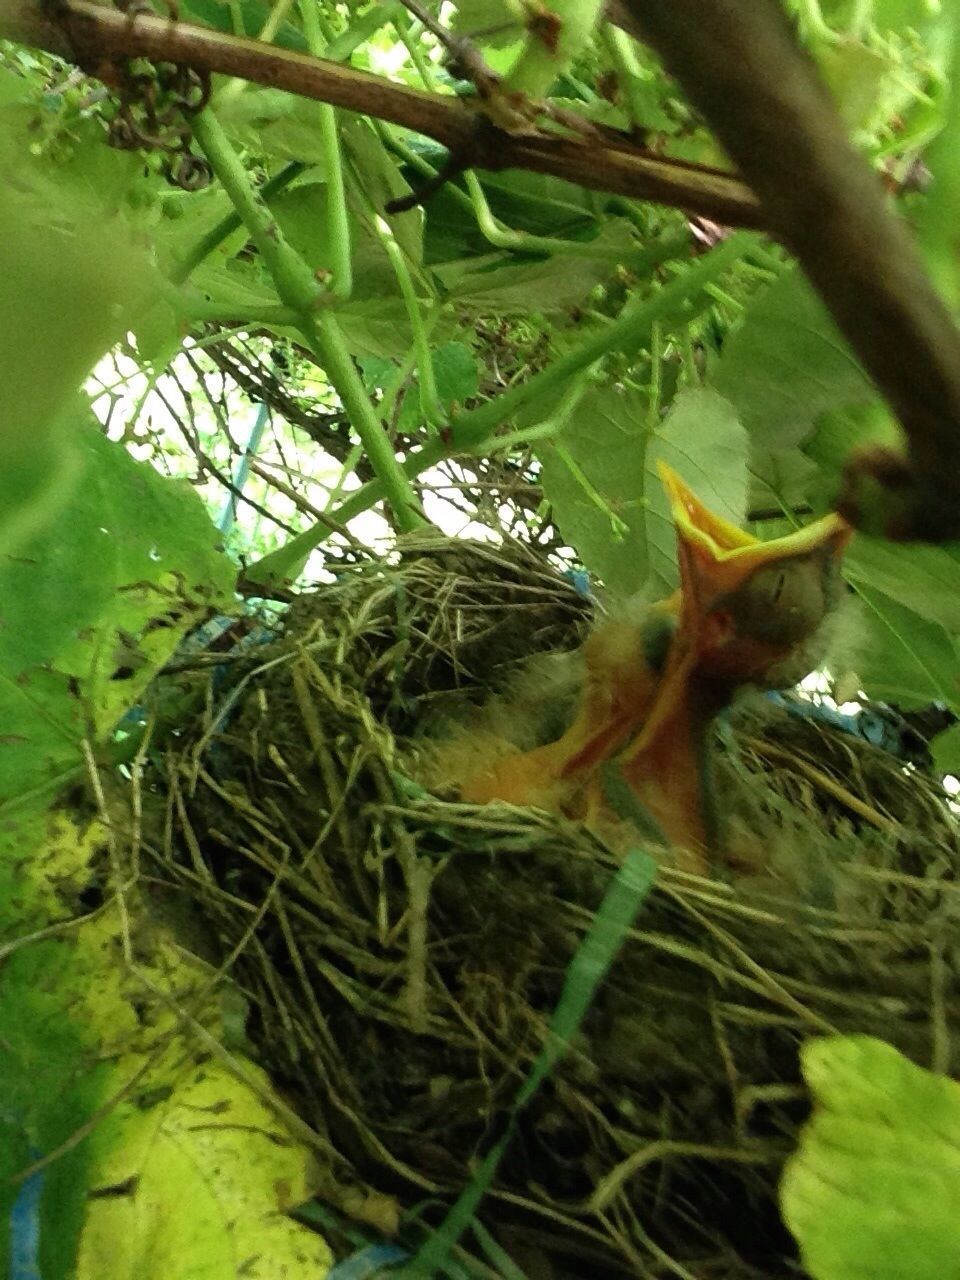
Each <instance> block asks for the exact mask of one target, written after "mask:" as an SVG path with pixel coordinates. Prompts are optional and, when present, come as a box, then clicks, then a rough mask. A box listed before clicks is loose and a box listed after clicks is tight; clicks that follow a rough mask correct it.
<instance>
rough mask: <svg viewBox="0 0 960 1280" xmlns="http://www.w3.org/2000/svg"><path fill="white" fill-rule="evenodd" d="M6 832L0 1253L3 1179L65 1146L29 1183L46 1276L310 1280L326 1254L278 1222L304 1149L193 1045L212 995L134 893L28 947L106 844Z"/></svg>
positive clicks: (303, 1166) (218, 985)
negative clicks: (37, 1188)
mask: <svg viewBox="0 0 960 1280" xmlns="http://www.w3.org/2000/svg"><path fill="white" fill-rule="evenodd" d="M121 828H122V824H120V826H118V828H117V830H118V832H119V830H120V829H121ZM5 835H6V838H5V839H4V840H3V841H0V889H2V890H3V893H2V894H0V903H2V911H0V947H3V946H4V944H5V946H6V950H7V952H8V954H4V952H3V950H0V958H2V960H3V963H2V964H0V1076H2V1078H3V1079H4V1080H5V1081H6V1085H5V1089H4V1101H3V1104H2V1106H0V1250H2V1252H0V1256H6V1254H7V1252H8V1249H7V1241H6V1238H5V1234H6V1232H5V1228H6V1223H7V1217H8V1215H9V1207H10V1203H11V1201H12V1197H13V1196H14V1195H15V1194H16V1191H17V1187H16V1186H13V1187H11V1184H10V1183H9V1181H8V1180H9V1178H10V1177H11V1176H16V1175H17V1174H18V1173H19V1172H20V1171H21V1170H23V1169H24V1168H26V1167H27V1165H29V1164H30V1163H31V1162H32V1161H34V1160H35V1159H36V1158H37V1157H38V1156H41V1157H42V1156H49V1155H53V1154H54V1152H55V1150H56V1149H57V1148H60V1147H61V1146H63V1147H64V1151H65V1154H64V1155H62V1156H59V1157H57V1158H56V1159H54V1160H52V1162H51V1163H50V1164H49V1165H48V1166H47V1168H46V1169H45V1170H44V1175H43V1176H44V1183H43V1188H42V1196H41V1202H40V1210H39V1222H38V1226H39V1237H40V1239H39V1245H40V1249H39V1264H40V1266H41V1271H40V1273H41V1274H42V1275H43V1276H44V1277H45V1278H46V1277H49V1280H60V1277H66V1276H68V1275H69V1276H70V1277H71V1278H72V1280H86V1278H88V1277H89V1278H91V1280H92V1278H93V1277H97V1278H98V1280H99V1278H100V1277H106V1276H109V1277H111V1280H125V1278H126V1277H130V1278H131V1280H132V1278H133V1277H137V1280H151V1277H157V1280H160V1277H162V1278H163V1280H220V1278H221V1277H223V1280H227V1278H228V1277H229V1278H230V1280H235V1278H236V1277H240V1276H243V1277H246V1278H247V1280H257V1278H258V1277H262V1280H282V1278H283V1277H291V1280H293V1277H297V1278H298V1280H300V1278H301V1277H306V1276H309V1277H310V1280H314V1278H316V1280H322V1277H323V1276H324V1275H325V1274H326V1272H327V1270H328V1269H329V1267H330V1265H331V1258H330V1253H329V1250H328V1249H327V1247H326V1245H325V1243H324V1242H323V1240H322V1238H321V1237H319V1236H317V1235H315V1234H314V1233H313V1232H311V1231H309V1230H308V1229H307V1228H305V1227H302V1226H301V1225H299V1224H297V1223H295V1222H293V1221H292V1219H290V1218H288V1217H287V1216H286V1211H287V1210H288V1209H289V1208H291V1207H292V1206H294V1205H296V1204H298V1203H302V1202H303V1201H304V1200H307V1199H309V1198H310V1196H311V1195H312V1194H313V1193H314V1192H315V1190H316V1187H317V1185H318V1172H317V1168H316V1164H315V1160H314V1157H313V1155H312V1153H311V1151H310V1149H309V1148H308V1147H307V1146H305V1145H304V1144H303V1143H302V1142H301V1141H299V1140H298V1139H296V1138H295V1137H293V1136H292V1135H291V1133H290V1132H289V1130H288V1127H287V1125H286V1123H285V1121H284V1120H283V1118H282V1115H281V1112H280V1108H279V1105H278V1106H276V1107H275V1106H274V1105H273V1104H272V1098H273V1095H272V1093H271V1090H270V1086H269V1082H268V1080H267V1078H266V1076H265V1075H264V1074H263V1072H262V1071H260V1069H259V1068H257V1067H256V1066H255V1065H254V1064H252V1063H251V1062H249V1061H247V1060H246V1059H244V1058H242V1057H239V1056H238V1055H235V1054H230V1055H228V1054H227V1053H225V1052H224V1053H222V1054H218V1053H217V1052H215V1051H213V1050H212V1049H211V1047H210V1042H209V1040H207V1039H206V1038H205V1037H204V1038H202V1039H201V1036H200V1035H198V1029H200V1030H202V1032H204V1033H207V1034H208V1035H209V1036H212V1037H213V1038H214V1040H215V1041H216V1042H217V1043H219V1042H221V1041H222V1040H223V1039H224V1038H225V1029H224V1025H223V1022H224V1010H225V1007H226V1004H227V1002H226V1001H225V1000H224V999H223V995H224V989H223V988H224V984H223V983H222V982H217V981H211V975H210V971H209V969H208V968H207V967H205V966H202V965H201V964H200V963H199V962H197V961H194V960H193V959H192V958H191V957H190V956H189V954H188V953H187V952H186V951H185V950H184V949H183V948H181V947H180V946H179V945H177V942H176V940H175V939H174V938H173V937H172V936H171V934H170V933H169V932H168V930H167V929H166V928H165V927H164V926H163V925H161V924H160V923H158V921H157V920H156V919H155V918H154V917H153V915H151V914H148V913H147V912H146V911H144V910H143V908H142V906H141V904H140V902H139V900H138V897H137V893H136V891H135V890H131V891H129V892H128V894H127V895H126V898H125V900H124V902H123V904H122V910H121V904H120V903H117V902H112V901H111V900H110V899H109V897H108V900H107V903H106V904H105V906H104V907H102V908H101V909H100V910H99V911H98V912H96V913H94V914H93V915H92V916H91V917H90V918H87V919H86V920H84V921H83V922H82V923H81V924H79V925H77V926H76V927H74V928H73V929H72V930H70V931H69V932H66V931H64V932H63V934H62V935H61V936H60V937H58V938H57V940H56V941H47V942H42V943H40V944H39V945H38V944H37V943H36V942H34V941H32V940H31V937H30V935H31V934H32V933H33V932H34V931H35V930H36V929H37V927H38V926H42V925H43V924H45V923H48V922H49V920H50V919H51V918H58V917H59V918H60V919H62V918H63V915H64V906H65V903H70V902H71V900H72V899H75V896H76V894H77V893H79V892H80V891H81V890H82V889H83V888H84V887H86V885H87V884H88V882H89V880H90V876H91V868H92V867H97V868H98V869H99V868H102V867H103V866H104V865H109V864H110V859H109V858H107V857H106V853H107V850H105V849H104V847H103V846H104V842H105V838H104V833H103V830H102V828H101V826H100V824H99V823H94V824H92V825H90V826H89V827H88V828H85V829H81V828H80V827H78V825H77V824H76V823H75V822H73V821H72V820H71V819H70V817H69V816H68V815H66V814H63V813H60V814H57V815H51V816H50V817H49V818H48V819H47V821H46V823H45V824H42V823H39V822H37V821H33V822H32V823H27V822H26V821H25V820H23V821H21V823H20V827H19V831H18V830H16V829H15V830H12V831H8V832H6V833H5ZM118 838H119V837H118ZM73 910H76V908H75V906H74V907H73ZM18 914H19V916H20V924H19V928H18V927H17V916H18ZM18 936H20V937H22V938H24V942H23V944H22V945H18V944H17V937H18ZM185 1015H186V1016H185ZM232 1030H233V1039H234V1041H235V1040H236V1039H237V1035H236V1028H235V1027H233V1028H232ZM91 1122H93V1123H91ZM88 1129H89V1130H90V1132H89V1133H88V1134H87V1136H84V1134H85V1131H87V1130H88ZM81 1216H82V1228H81ZM78 1230H79V1231H80V1246H79V1261H78V1262H77V1267H76V1269H75V1268H74V1261H75V1241H76V1238H77V1232H78Z"/></svg>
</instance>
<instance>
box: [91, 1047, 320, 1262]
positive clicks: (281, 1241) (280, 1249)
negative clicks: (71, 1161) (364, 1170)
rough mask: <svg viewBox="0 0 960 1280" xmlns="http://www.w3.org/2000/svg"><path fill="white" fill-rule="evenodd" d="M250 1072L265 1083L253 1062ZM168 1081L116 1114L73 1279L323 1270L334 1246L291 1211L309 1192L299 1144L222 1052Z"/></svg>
mask: <svg viewBox="0 0 960 1280" xmlns="http://www.w3.org/2000/svg"><path fill="white" fill-rule="evenodd" d="M178 1056H179V1055H178ZM245 1071H246V1072H247V1073H248V1074H254V1073H255V1074H256V1076H257V1077H258V1078H259V1079H260V1080H261V1081H262V1083H263V1084H264V1086H266V1077H265V1076H263V1074H262V1073H261V1072H259V1070H258V1069H257V1068H255V1067H253V1066H252V1065H251V1064H249V1063H246V1064H245ZM152 1078H153V1077H152ZM171 1087H172V1090H173V1091H172V1093H171V1094H170V1096H169V1097H167V1098H162V1099H161V1100H159V1101H157V1102H155V1103H154V1105H152V1106H144V1107H142V1108H141V1107H140V1106H138V1105H137V1103H136V1101H135V1100H131V1101H127V1102H125V1103H123V1104H121V1106H120V1107H119V1108H118V1109H117V1112H116V1113H115V1115H114V1116H113V1118H112V1120H111V1123H110V1130H111V1132H110V1138H111V1142H112V1145H111V1147H110V1150H109V1151H108V1152H107V1153H106V1154H105V1155H104V1156H103V1157H102V1159H101V1160H99V1161H98V1162H97V1164H96V1165H95V1167H94V1169H93V1171H92V1179H91V1186H90V1190H89V1202H88V1209H87V1217H86V1223H85V1226H84V1230H83V1234H82V1236H81V1242H80V1256H79V1259H78V1266H77V1280H102V1277H104V1276H107V1275H109V1276H110V1277H111V1280H128V1278H129V1280H154V1278H156V1280H235V1277H238V1276H243V1277H245V1278H246V1280H283V1278H284V1277H289V1278H290V1280H294V1278H295V1277H296V1278H297V1280H299V1278H300V1277H306V1276H309V1277H311V1280H313V1278H314V1277H316V1280H322V1277H323V1276H324V1275H325V1274H326V1272H327V1271H328V1270H329V1269H330V1267H331V1265H332V1256H331V1253H330V1250H329V1249H328V1247H327V1245H326V1244H325V1243H324V1241H323V1239H322V1237H321V1236H319V1235H316V1234H315V1233H314V1232H312V1231H309V1230H307V1229H306V1228H305V1227H302V1226H301V1225H300V1224H299V1223H296V1222H294V1221H293V1220H292V1219H291V1218H289V1217H287V1216H286V1210H288V1209H290V1208H292V1207H293V1206H294V1205H296V1204H299V1203H302V1202H303V1201H304V1200H306V1199H308V1198H309V1196H310V1195H311V1193H312V1190H313V1179H312V1178H311V1177H310V1176H309V1175H310V1161H309V1159H308V1158H305V1153H304V1151H303V1149H302V1148H301V1147H300V1145H299V1144H297V1143H295V1142H294V1141H293V1140H292V1139H291V1138H290V1137H289V1135H288V1134H287V1133H286V1131H285V1129H284V1127H283V1125H282V1124H281V1123H279V1122H278V1120H277V1117H276V1116H275V1115H274V1114H273V1113H272V1112H271V1110H270V1108H269V1107H268V1106H267V1105H265V1104H264V1103H263V1102H262V1101H261V1100H260V1099H259V1098H258V1097H257V1096H256V1095H255V1094H254V1093H253V1092H252V1091H251V1090H250V1089H248V1088H247V1087H246V1086H245V1085H243V1084H240V1083H239V1082H238V1081H237V1080H236V1079H235V1078H234V1077H233V1076H232V1075H231V1074H230V1073H229V1072H228V1071H227V1070H226V1069H225V1068H224V1067H223V1066H221V1065H220V1064H218V1063H216V1062H205V1063H201V1062H194V1063H190V1064H189V1065H188V1066H186V1067H181V1068H180V1069H179V1070H178V1071H177V1072H176V1074H175V1075H174V1076H173V1077H172V1084H171ZM101 1145H105V1142H104V1143H101Z"/></svg>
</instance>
